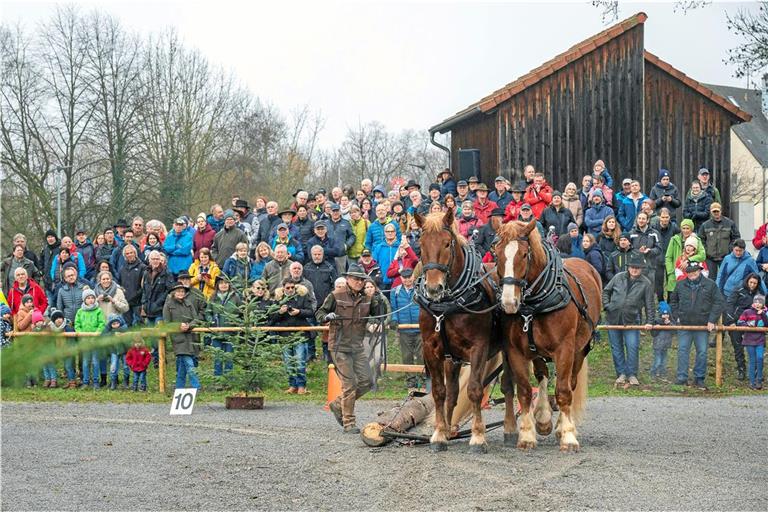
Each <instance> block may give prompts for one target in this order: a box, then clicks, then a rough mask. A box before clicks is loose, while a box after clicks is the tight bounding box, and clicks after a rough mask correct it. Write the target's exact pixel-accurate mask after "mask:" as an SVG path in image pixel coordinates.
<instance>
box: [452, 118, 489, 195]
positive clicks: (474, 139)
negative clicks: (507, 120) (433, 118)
mask: <svg viewBox="0 0 768 512" xmlns="http://www.w3.org/2000/svg"><path fill="white" fill-rule="evenodd" d="M495 119H496V117H495V116H494V115H491V116H486V115H481V116H479V117H474V118H472V119H470V120H468V121H465V122H464V123H462V124H460V125H457V126H455V127H453V129H452V130H451V169H454V173H455V174H456V176H458V175H459V174H458V173H459V149H479V150H480V172H481V175H482V181H484V182H486V183H488V184H489V186H491V185H492V184H493V178H492V176H496V175H497V174H498V162H497V160H498V156H497V155H498V145H499V139H498V135H497V132H496V123H495V121H494V120H495ZM489 177H490V178H489Z"/></svg>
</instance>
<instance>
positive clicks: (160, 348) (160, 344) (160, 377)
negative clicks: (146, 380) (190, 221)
mask: <svg viewBox="0 0 768 512" xmlns="http://www.w3.org/2000/svg"><path fill="white" fill-rule="evenodd" d="M157 362H158V364H157V372H158V373H157V383H158V386H159V387H160V392H161V393H165V334H163V335H162V336H160V339H159V340H157Z"/></svg>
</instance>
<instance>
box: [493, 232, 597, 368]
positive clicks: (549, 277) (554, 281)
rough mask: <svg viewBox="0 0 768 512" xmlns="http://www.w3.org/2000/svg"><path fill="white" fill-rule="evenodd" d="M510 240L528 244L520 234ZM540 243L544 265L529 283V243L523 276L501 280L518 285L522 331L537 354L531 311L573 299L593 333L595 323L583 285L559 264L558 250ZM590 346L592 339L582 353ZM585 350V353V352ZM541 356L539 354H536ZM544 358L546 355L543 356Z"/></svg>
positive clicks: (538, 311) (540, 311) (554, 307)
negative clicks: (578, 297)
mask: <svg viewBox="0 0 768 512" xmlns="http://www.w3.org/2000/svg"><path fill="white" fill-rule="evenodd" d="M513 241H516V242H525V243H526V244H529V245H530V242H529V239H528V237H527V236H520V237H517V238H515V239H513ZM541 245H542V247H543V249H544V254H545V256H546V258H547V263H546V265H545V266H544V269H543V270H542V271H541V272H540V273H539V275H538V276H536V279H534V280H533V282H532V283H530V284H529V283H528V280H527V277H528V271H529V268H530V265H531V258H532V252H531V250H530V246H529V248H528V254H527V258H526V262H525V271H524V272H523V278H522V279H518V278H515V277H504V278H503V279H502V280H501V283H502V285H504V284H508V285H513V286H519V287H520V289H521V291H522V295H521V298H520V302H521V305H520V309H519V312H520V316H521V317H522V318H523V332H525V333H526V334H527V335H528V350H530V351H531V352H532V353H533V354H538V350H537V349H536V343H535V340H534V337H533V325H532V324H533V317H534V315H540V314H544V313H551V312H553V311H557V310H559V309H563V308H564V307H566V306H567V305H568V303H569V302H571V301H573V304H574V305H575V306H576V308H577V309H578V310H579V314H580V315H581V316H582V318H584V320H586V321H587V323H588V324H589V328H590V329H591V330H592V333H593V336H594V332H595V323H594V322H593V321H592V318H590V316H589V312H588V311H587V308H588V307H589V301H588V300H587V296H586V295H585V294H584V288H583V287H582V284H581V281H579V279H578V278H577V277H576V276H575V275H574V274H573V272H571V271H570V270H568V269H567V268H565V265H563V259H562V257H561V256H560V253H559V252H558V251H557V249H555V248H554V247H553V246H552V244H550V243H549V242H547V241H542V244H541ZM565 274H568V276H570V277H571V278H572V279H573V280H574V282H575V283H576V286H577V287H578V289H579V294H580V295H581V299H582V301H583V303H582V302H580V301H579V300H577V299H576V296H575V295H574V292H573V289H572V288H571V286H570V285H569V284H568V279H567V278H566V276H565ZM591 348H592V342H591V338H590V343H589V344H588V345H587V347H586V353H589V351H590V350H591ZM586 353H585V355H586ZM539 357H543V356H539ZM544 359H547V358H544Z"/></svg>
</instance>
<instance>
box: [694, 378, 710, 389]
mask: <svg viewBox="0 0 768 512" xmlns="http://www.w3.org/2000/svg"><path fill="white" fill-rule="evenodd" d="M694 387H695V388H696V389H698V390H699V391H709V388H708V387H707V386H706V385H705V384H704V381H703V380H697V381H696V382H695V383H694Z"/></svg>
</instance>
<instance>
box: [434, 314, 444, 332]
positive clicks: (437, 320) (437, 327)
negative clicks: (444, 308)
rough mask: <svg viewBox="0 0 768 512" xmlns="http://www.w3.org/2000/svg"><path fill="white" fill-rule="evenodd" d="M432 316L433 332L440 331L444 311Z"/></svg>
mask: <svg viewBox="0 0 768 512" xmlns="http://www.w3.org/2000/svg"><path fill="white" fill-rule="evenodd" d="M432 316H434V317H435V332H440V329H441V328H442V325H443V317H444V316H445V313H443V314H442V315H439V316H438V315H432Z"/></svg>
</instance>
